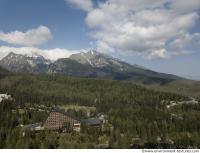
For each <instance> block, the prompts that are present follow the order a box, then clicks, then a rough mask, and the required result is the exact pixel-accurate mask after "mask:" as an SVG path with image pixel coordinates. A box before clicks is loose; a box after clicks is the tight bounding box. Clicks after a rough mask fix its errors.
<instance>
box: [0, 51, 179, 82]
mask: <svg viewBox="0 0 200 153" xmlns="http://www.w3.org/2000/svg"><path fill="white" fill-rule="evenodd" d="M0 65H1V66H2V67H4V68H6V69H8V70H9V71H12V72H20V73H34V74H39V73H47V74H61V75H65V76H73V77H89V78H106V79H114V80H137V81H138V82H142V83H144V84H151V83H154V82H156V83H160V84H165V83H167V82H170V81H172V80H179V79H182V78H180V77H178V76H175V75H170V74H164V73H158V72H155V71H151V70H149V69H147V68H143V67H141V66H138V65H131V64H128V63H126V62H123V61H120V60H119V59H116V58H113V57H110V56H108V55H105V54H102V53H98V52H96V51H94V50H91V51H89V52H87V53H84V52H81V53H77V54H73V55H71V56H70V57H69V58H63V59H58V60H56V61H55V62H50V60H47V59H45V58H44V57H43V56H41V55H38V54H33V55H20V54H15V53H12V52H11V53H10V54H9V55H7V56H6V57H5V58H3V59H2V60H1V61H0Z"/></svg>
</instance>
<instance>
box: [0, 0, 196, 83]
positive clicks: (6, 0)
mask: <svg viewBox="0 0 200 153" xmlns="http://www.w3.org/2000/svg"><path fill="white" fill-rule="evenodd" d="M199 9H200V2H199V0H190V1H188V0H159V1H158V0H135V1H132V0H124V1H121V0H107V1H106V0H95V1H94V0H84V3H83V0H28V1H27V0H17V1H16V0H0V57H1V58H2V57H4V56H5V55H6V54H8V52H10V51H14V52H17V53H27V52H31V51H36V52H40V53H41V54H43V55H44V56H46V57H47V58H50V59H53V60H55V59H56V58H60V57H67V56H69V55H70V54H72V53H76V52H79V51H86V50H88V49H90V48H95V49H97V50H98V51H99V52H103V53H106V54H109V55H112V56H115V57H117V58H120V59H123V60H124V61H126V62H129V63H131V64H138V65H142V66H144V67H147V68H150V69H153V70H155V71H159V72H165V73H172V74H177V75H180V76H184V77H189V78H191V79H197V80H200V70H199V67H200V60H199V59H200V51H199V47H200V34H199V33H200V28H199V27H200V19H199V15H200V13H199Z"/></svg>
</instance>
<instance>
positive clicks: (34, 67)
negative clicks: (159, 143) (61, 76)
mask: <svg viewBox="0 0 200 153" xmlns="http://www.w3.org/2000/svg"><path fill="white" fill-rule="evenodd" d="M49 64H50V60H47V59H45V58H44V57H43V56H41V55H39V54H36V53H33V54H31V55H21V54H15V53H13V52H11V53H9V54H8V55H7V56H6V57H4V58H3V59H2V60H1V61H0V65H1V66H2V67H3V68H6V69H7V70H9V71H12V72H19V73H36V74H38V73H43V72H44V71H45V70H46V68H47V66H48V65H49Z"/></svg>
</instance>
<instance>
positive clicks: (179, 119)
mask: <svg viewBox="0 0 200 153" xmlns="http://www.w3.org/2000/svg"><path fill="white" fill-rule="evenodd" d="M1 93H7V94H9V95H11V96H12V98H13V99H12V100H4V101H2V102H1V103H0V140H1V141H0V148H54V149H56V148H200V122H199V120H200V113H199V111H200V104H199V103H194V104H192V103H191V104H188V103H181V104H177V105H174V106H171V107H167V106H168V105H170V104H171V102H181V101H188V100H189V99H190V97H187V96H185V95H181V94H175V93H169V92H159V91H154V90H150V89H146V88H144V87H140V86H138V85H135V84H134V83H133V82H131V81H113V80H103V79H86V78H84V79H83V78H70V77H64V76H56V75H23V74H21V75H19V74H18V75H17V74H9V75H7V74H5V75H2V76H1V77H0V94H1ZM196 99H198V101H199V98H198V97H196ZM68 105H77V106H85V107H88V108H89V107H92V108H95V111H94V112H93V113H92V114H91V115H96V114H97V113H104V114H106V115H107V116H108V120H109V123H110V124H111V125H112V127H113V128H109V127H108V128H107V129H104V130H102V129H99V128H95V127H82V128H81V132H80V133H77V132H65V133H63V132H60V131H46V130H44V131H40V132H36V131H27V132H26V135H23V134H22V126H23V125H27V124H32V123H36V122H42V121H43V120H44V118H45V117H46V116H47V115H48V113H49V111H50V110H51V109H52V107H54V106H68ZM67 111H69V112H71V113H72V114H73V115H75V116H78V117H79V118H85V117H86V113H85V112H84V111H82V110H76V109H69V110H67Z"/></svg>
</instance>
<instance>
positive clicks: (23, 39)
mask: <svg viewBox="0 0 200 153" xmlns="http://www.w3.org/2000/svg"><path fill="white" fill-rule="evenodd" d="M51 37H52V35H51V31H50V30H49V28H48V27H45V26H39V27H38V28H36V29H30V30H28V31H26V32H21V31H13V32H9V33H4V32H2V31H0V41H4V42H7V43H10V44H15V45H22V46H34V45H40V44H43V43H45V42H47V41H48V40H49V39H51Z"/></svg>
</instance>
